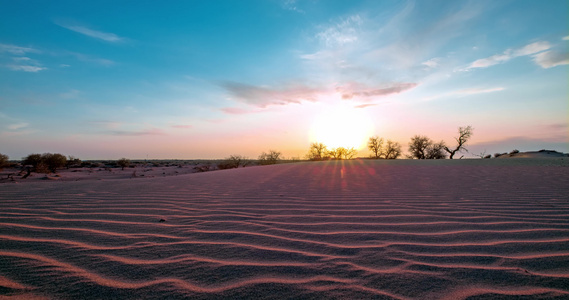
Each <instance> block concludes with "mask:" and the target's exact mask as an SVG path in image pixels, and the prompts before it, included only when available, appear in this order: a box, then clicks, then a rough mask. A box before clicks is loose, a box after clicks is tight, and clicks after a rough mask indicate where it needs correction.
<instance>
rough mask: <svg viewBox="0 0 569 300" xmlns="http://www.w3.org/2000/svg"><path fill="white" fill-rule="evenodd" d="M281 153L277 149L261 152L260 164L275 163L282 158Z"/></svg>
mask: <svg viewBox="0 0 569 300" xmlns="http://www.w3.org/2000/svg"><path fill="white" fill-rule="evenodd" d="M280 156H281V153H280V152H278V151H275V150H269V153H265V152H263V153H261V155H259V164H261V165H274V164H276V163H277V162H278V160H279V159H280Z"/></svg>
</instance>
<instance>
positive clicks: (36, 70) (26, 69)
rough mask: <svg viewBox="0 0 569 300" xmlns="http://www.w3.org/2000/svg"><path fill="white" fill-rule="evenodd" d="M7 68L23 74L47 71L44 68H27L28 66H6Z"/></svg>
mask: <svg viewBox="0 0 569 300" xmlns="http://www.w3.org/2000/svg"><path fill="white" fill-rule="evenodd" d="M8 68H10V69H12V70H14V71H24V72H31V73H37V72H39V71H42V70H46V69H47V68H44V67H38V66H29V65H8Z"/></svg>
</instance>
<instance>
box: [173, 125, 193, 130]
mask: <svg viewBox="0 0 569 300" xmlns="http://www.w3.org/2000/svg"><path fill="white" fill-rule="evenodd" d="M170 127H172V128H176V129H190V128H192V127H193V126H192V125H183V124H178V125H172V126H170Z"/></svg>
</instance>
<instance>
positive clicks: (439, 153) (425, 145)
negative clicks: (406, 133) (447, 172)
mask: <svg viewBox="0 0 569 300" xmlns="http://www.w3.org/2000/svg"><path fill="white" fill-rule="evenodd" d="M444 147H445V144H444V142H442V141H441V142H439V143H434V142H433V141H432V140H431V139H429V138H428V137H426V136H421V135H416V136H414V137H412V138H411V142H410V143H409V152H410V153H411V154H410V156H409V157H410V158H416V159H443V158H445V157H446V155H445V154H444Z"/></svg>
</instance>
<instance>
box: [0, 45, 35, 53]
mask: <svg viewBox="0 0 569 300" xmlns="http://www.w3.org/2000/svg"><path fill="white" fill-rule="evenodd" d="M0 52H8V53H11V54H15V55H25V54H26V53H39V52H40V51H39V50H37V49H34V48H30V47H20V46H16V45H8V44H0Z"/></svg>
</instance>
